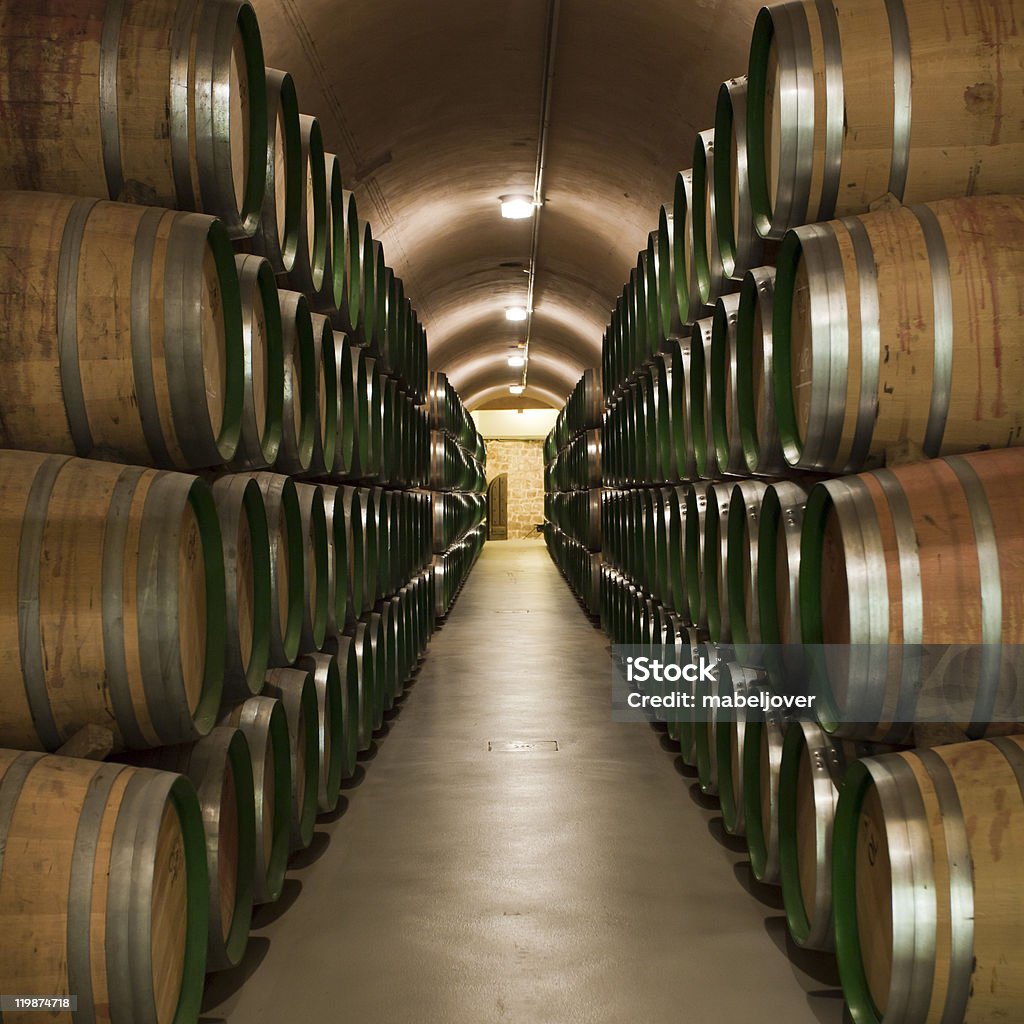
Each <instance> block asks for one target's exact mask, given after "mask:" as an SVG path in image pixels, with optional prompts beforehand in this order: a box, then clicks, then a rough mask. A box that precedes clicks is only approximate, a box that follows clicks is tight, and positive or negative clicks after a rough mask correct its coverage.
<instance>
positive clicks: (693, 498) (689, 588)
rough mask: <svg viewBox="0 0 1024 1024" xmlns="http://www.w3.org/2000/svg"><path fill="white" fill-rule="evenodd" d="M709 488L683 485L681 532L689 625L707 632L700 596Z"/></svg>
mask: <svg viewBox="0 0 1024 1024" xmlns="http://www.w3.org/2000/svg"><path fill="white" fill-rule="evenodd" d="M710 489H711V484H709V483H707V482H706V481H703V480H698V481H694V482H693V483H691V484H687V485H686V498H685V503H684V505H683V506H682V510H683V511H684V512H685V520H684V522H683V524H682V529H683V559H684V561H683V580H684V583H685V589H686V603H687V611H688V613H689V615H688V617H689V619H690V622H691V623H692V624H693V625H695V626H698V627H700V628H702V629H707V625H708V611H707V604H706V602H705V593H704V537H705V533H704V520H705V517H706V515H707V507H708V500H709V498H710V494H709V491H710Z"/></svg>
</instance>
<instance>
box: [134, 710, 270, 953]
mask: <svg viewBox="0 0 1024 1024" xmlns="http://www.w3.org/2000/svg"><path fill="white" fill-rule="evenodd" d="M127 760H128V762H129V763H130V764H134V765H139V766H142V767H145V768H156V769H158V770H160V771H165V772H178V773H180V774H182V775H185V776H187V777H188V779H189V781H190V782H192V784H193V785H194V786H195V788H196V792H197V794H198V796H199V808H200V810H201V811H202V815H203V830H204V832H205V834H206V861H207V864H206V867H207V884H208V893H209V907H210V914H209V925H208V928H207V947H206V948H207V954H206V970H207V971H226V970H230V969H231V968H232V967H237V966H238V964H239V963H240V962H241V960H242V956H243V955H244V954H245V948H246V946H247V945H248V942H249V926H250V923H251V920H252V906H253V872H254V865H255V841H256V809H255V791H254V783H253V775H252V759H251V756H250V751H249V744H248V742H247V740H246V738H245V736H244V735H243V734H242V733H241V732H240V731H239V730H238V729H236V728H234V727H233V726H225V725H218V726H216V727H214V729H212V730H211V732H210V733H209V735H207V736H204V737H203V738H202V739H201V740H199V741H198V742H197V743H190V744H186V745H184V746H176V747H161V748H160V749H159V750H147V751H141V752H139V753H136V754H133V755H131V756H130V757H129V758H128V759H127Z"/></svg>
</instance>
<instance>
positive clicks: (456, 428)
mask: <svg viewBox="0 0 1024 1024" xmlns="http://www.w3.org/2000/svg"><path fill="white" fill-rule="evenodd" d="M427 416H428V417H429V418H430V429H431V430H434V431H438V432H440V433H442V434H445V435H447V436H448V437H450V438H451V439H452V441H454V442H455V443H456V444H457V445H458V446H459V447H460V448H462V449H463V450H464V451H465V453H466V454H467V455H468V456H469V457H470V458H471V459H476V461H477V462H481V463H482V462H484V461H485V459H486V449H485V447H484V439H483V435H482V434H481V433H480V431H479V430H478V429H477V426H476V423H474V421H473V417H472V416H471V415H470V413H469V410H468V409H467V408H466V406H465V405H464V404H463V401H462V398H461V397H460V395H459V393H458V391H456V390H455V387H454V385H453V384H452V382H451V381H450V380H449V379H448V375H447V374H445V373H441V372H440V371H439V370H434V371H432V372H431V374H430V387H429V391H428V394H427Z"/></svg>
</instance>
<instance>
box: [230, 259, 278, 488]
mask: <svg viewBox="0 0 1024 1024" xmlns="http://www.w3.org/2000/svg"><path fill="white" fill-rule="evenodd" d="M235 265H236V267H237V268H238V282H239V287H240V290H241V298H242V342H243V354H244V370H245V390H244V393H243V402H242V418H241V426H240V430H239V436H238V448H237V450H236V451H235V455H234V458H232V459H231V461H230V462H229V463H228V468H230V469H232V470H234V471H236V472H239V471H242V470H247V469H266V468H267V467H268V466H272V465H273V464H274V461H275V460H276V459H277V453H278V450H279V449H280V447H281V416H282V413H283V411H284V350H283V346H282V335H281V305H280V301H279V299H278V294H277V283H276V282H275V280H274V274H273V271H272V270H271V268H270V264H269V263H268V262H267V261H266V260H265V259H263V258H262V257H261V256H236V257H235Z"/></svg>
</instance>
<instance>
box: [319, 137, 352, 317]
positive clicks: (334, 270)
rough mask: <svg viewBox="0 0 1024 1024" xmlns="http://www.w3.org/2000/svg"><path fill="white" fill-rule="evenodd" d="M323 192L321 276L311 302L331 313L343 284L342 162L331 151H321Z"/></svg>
mask: <svg viewBox="0 0 1024 1024" xmlns="http://www.w3.org/2000/svg"><path fill="white" fill-rule="evenodd" d="M324 194H325V196H326V209H325V211H324V237H325V240H326V241H325V249H326V252H325V253H324V276H323V282H322V284H321V286H320V291H319V293H318V294H317V295H316V296H315V298H314V306H315V307H316V309H318V310H319V311H321V312H323V313H325V314H327V315H328V316H333V315H335V314H336V313H337V311H338V303H339V302H340V301H342V298H341V291H342V289H343V288H344V285H345V190H344V188H343V187H342V182H341V163H340V162H339V160H338V158H337V156H335V155H334V154H333V153H324ZM336 264H337V265H336Z"/></svg>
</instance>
